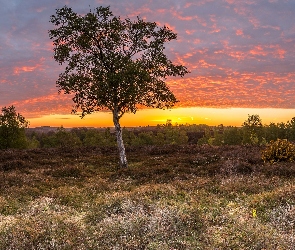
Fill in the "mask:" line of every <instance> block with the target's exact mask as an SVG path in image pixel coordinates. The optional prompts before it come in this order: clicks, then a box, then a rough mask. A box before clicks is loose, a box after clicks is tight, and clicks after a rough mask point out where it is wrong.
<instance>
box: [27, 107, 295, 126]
mask: <svg viewBox="0 0 295 250" xmlns="http://www.w3.org/2000/svg"><path fill="white" fill-rule="evenodd" d="M248 114H249V115H253V114H258V115H259V116H260V118H261V119H262V122H263V124H264V125H268V124H269V123H271V122H274V123H280V122H284V123H286V122H287V121H290V120H291V119H292V118H293V117H294V116H295V115H294V114H295V110H292V109H246V108H230V109H217V108H174V109H170V110H159V109H142V110H139V111H138V112H137V113H136V114H129V113H127V114H124V116H123V117H122V119H121V126H122V127H138V126H156V125H158V124H165V123H166V121H167V120H171V121H172V124H173V125H175V124H176V123H177V124H179V125H181V124H183V125H185V124H206V125H209V126H217V125H220V124H223V125H224V126H236V127H240V126H241V125H242V123H243V122H244V121H245V120H247V118H248ZM274 114H277V115H276V116H274ZM28 120H29V122H30V127H40V126H51V127H60V126H63V127H68V128H70V127H113V126H114V125H113V122H112V114H111V113H110V112H97V113H94V114H91V115H87V116H85V117H84V118H83V119H81V118H80V117H79V116H78V115H70V114H53V115H45V116H41V117H38V118H31V119H28Z"/></svg>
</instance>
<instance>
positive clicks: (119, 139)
mask: <svg viewBox="0 0 295 250" xmlns="http://www.w3.org/2000/svg"><path fill="white" fill-rule="evenodd" d="M119 120H120V117H119V114H118V111H117V110H114V111H113V122H114V125H115V131H116V138H117V145H118V149H119V157H120V168H127V167H128V163H127V158H126V152H125V147H124V142H123V138H122V129H121V126H120V123H119Z"/></svg>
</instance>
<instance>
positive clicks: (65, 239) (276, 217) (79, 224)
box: [0, 145, 295, 250]
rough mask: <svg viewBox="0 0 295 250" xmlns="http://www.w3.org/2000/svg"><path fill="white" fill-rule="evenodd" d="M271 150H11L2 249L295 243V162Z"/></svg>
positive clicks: (4, 173) (3, 186) (4, 178)
mask: <svg viewBox="0 0 295 250" xmlns="http://www.w3.org/2000/svg"><path fill="white" fill-rule="evenodd" d="M261 150H262V148H261V147H258V146H220V147H217V146H208V145H203V146H197V145H184V146H178V145H169V146H146V147H127V155H128V160H129V168H128V169H117V166H118V157H117V149H116V148H112V147H108V148H102V147H87V148H86V147H84V148H59V149H27V150H2V151H0V159H1V161H0V249H162V250H164V249H167V250H168V249H295V236H294V235H295V232H294V231H295V163H290V162H289V163H276V164H267V163H264V162H263V161H262V160H261Z"/></svg>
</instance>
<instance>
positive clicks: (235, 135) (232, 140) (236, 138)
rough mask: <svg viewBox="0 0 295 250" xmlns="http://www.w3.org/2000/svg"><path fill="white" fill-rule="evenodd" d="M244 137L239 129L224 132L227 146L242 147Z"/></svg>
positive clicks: (229, 129) (227, 129)
mask: <svg viewBox="0 0 295 250" xmlns="http://www.w3.org/2000/svg"><path fill="white" fill-rule="evenodd" d="M242 139H243V138H242V135H241V131H240V129H238V128H237V127H229V128H226V129H225V130H224V132H223V140H224V144H225V145H241V144H242Z"/></svg>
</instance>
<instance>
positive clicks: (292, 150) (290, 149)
mask: <svg viewBox="0 0 295 250" xmlns="http://www.w3.org/2000/svg"><path fill="white" fill-rule="evenodd" d="M261 158H262V160H263V161H264V162H270V163H275V162H279V161H291V162H293V161H294V160H295V145H294V144H293V143H291V142H289V141H288V140H287V139H278V140H276V141H272V142H271V143H270V144H269V145H268V147H267V148H266V149H265V150H263V151H262V157H261Z"/></svg>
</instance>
